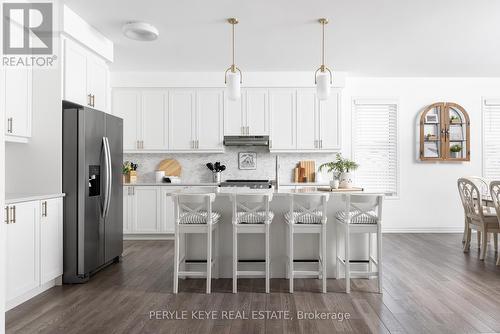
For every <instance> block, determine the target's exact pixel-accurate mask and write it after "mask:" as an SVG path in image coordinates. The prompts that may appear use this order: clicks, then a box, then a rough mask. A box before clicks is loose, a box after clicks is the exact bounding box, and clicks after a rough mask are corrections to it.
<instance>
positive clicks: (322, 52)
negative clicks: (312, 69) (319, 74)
mask: <svg viewBox="0 0 500 334" xmlns="http://www.w3.org/2000/svg"><path fill="white" fill-rule="evenodd" d="M321 27H322V29H323V34H322V38H323V43H322V44H321V54H322V55H321V66H322V67H324V66H325V22H323V23H322V24H321Z"/></svg>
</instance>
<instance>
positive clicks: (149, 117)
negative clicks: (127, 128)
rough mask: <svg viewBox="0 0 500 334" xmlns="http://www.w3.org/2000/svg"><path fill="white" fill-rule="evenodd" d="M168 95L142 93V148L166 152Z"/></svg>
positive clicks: (158, 91)
mask: <svg viewBox="0 0 500 334" xmlns="http://www.w3.org/2000/svg"><path fill="white" fill-rule="evenodd" d="M167 99H168V93H166V92H165V91H162V90H144V91H142V96H141V100H142V107H141V115H142V131H141V132H142V138H141V139H142V146H141V147H142V148H143V149H145V150H166V149H167V148H168V141H167V139H168V138H167V131H166V130H167V118H168V112H167V107H166V104H167V101H168V100H167Z"/></svg>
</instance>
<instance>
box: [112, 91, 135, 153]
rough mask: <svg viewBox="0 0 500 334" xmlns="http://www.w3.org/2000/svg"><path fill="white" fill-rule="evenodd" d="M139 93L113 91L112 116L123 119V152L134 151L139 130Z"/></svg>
mask: <svg viewBox="0 0 500 334" xmlns="http://www.w3.org/2000/svg"><path fill="white" fill-rule="evenodd" d="M140 97H141V96H140V92H139V91H138V90H134V89H123V90H121V89H117V90H114V91H113V115H116V116H118V117H121V118H123V150H124V151H135V150H137V149H138V148H139V147H140V146H139V139H140V133H139V130H140V128H141V126H140V124H141V115H140Z"/></svg>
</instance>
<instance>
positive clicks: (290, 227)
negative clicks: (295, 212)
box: [288, 224, 294, 293]
mask: <svg viewBox="0 0 500 334" xmlns="http://www.w3.org/2000/svg"><path fill="white" fill-rule="evenodd" d="M288 238H289V239H288V247H289V248H288V275H289V277H290V278H289V284H290V286H289V292H290V293H293V278H294V274H293V225H292V224H290V225H288Z"/></svg>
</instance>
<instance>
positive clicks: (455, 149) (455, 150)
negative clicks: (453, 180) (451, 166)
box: [450, 144, 462, 158]
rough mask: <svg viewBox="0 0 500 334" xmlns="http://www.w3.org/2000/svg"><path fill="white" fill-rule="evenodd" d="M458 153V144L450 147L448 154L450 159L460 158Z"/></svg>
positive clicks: (459, 146) (460, 148)
mask: <svg viewBox="0 0 500 334" xmlns="http://www.w3.org/2000/svg"><path fill="white" fill-rule="evenodd" d="M460 152H462V146H461V145H459V144H455V145H451V146H450V153H451V157H452V158H460V157H461V156H460Z"/></svg>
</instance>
